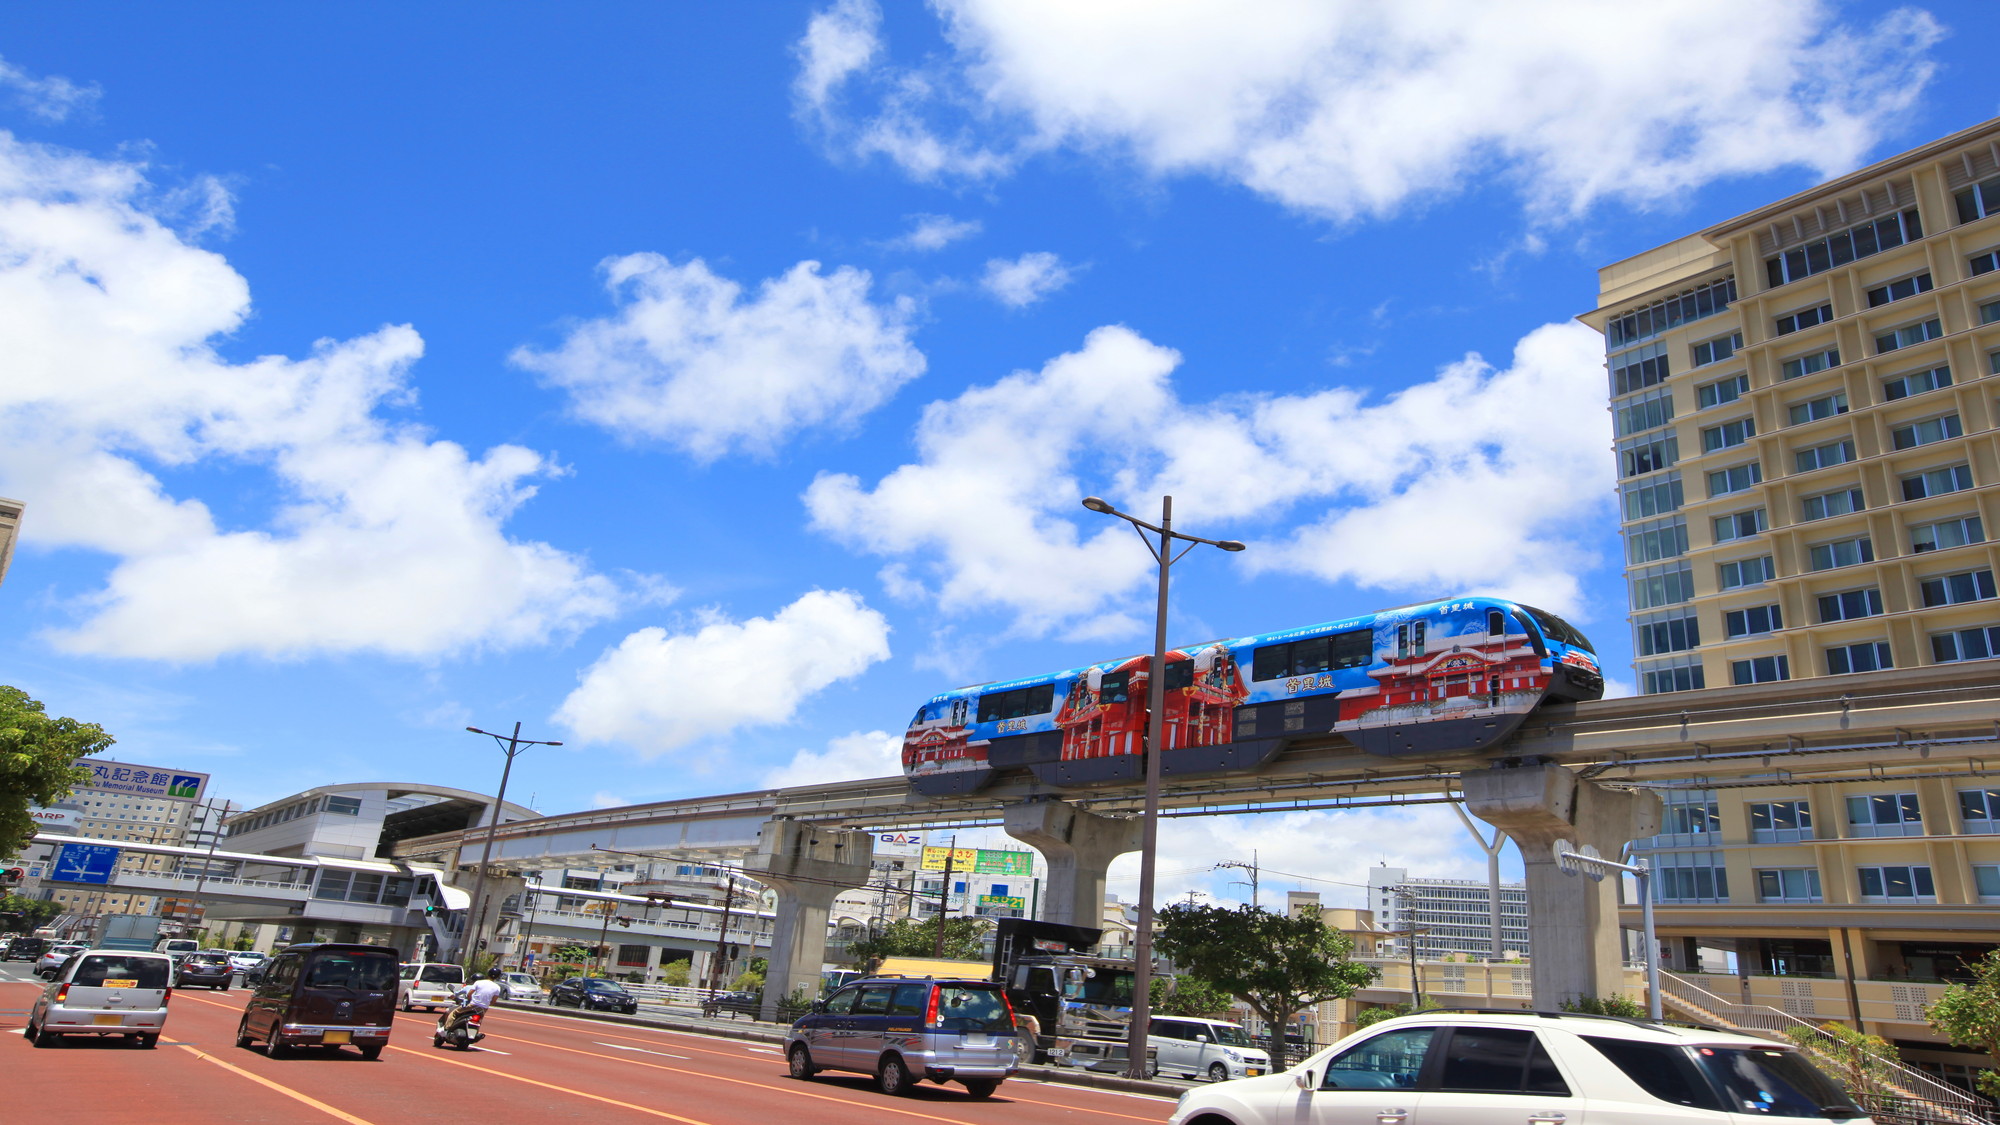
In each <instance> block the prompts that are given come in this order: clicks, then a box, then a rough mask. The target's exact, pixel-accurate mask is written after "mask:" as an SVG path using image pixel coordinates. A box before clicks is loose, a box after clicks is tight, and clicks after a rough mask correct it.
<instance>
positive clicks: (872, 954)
mask: <svg viewBox="0 0 2000 1125" xmlns="http://www.w3.org/2000/svg"><path fill="white" fill-rule="evenodd" d="M940 922H942V923H943V926H944V955H945V957H946V958H948V959H950V960H953V961H983V960H985V959H986V958H985V951H984V949H983V947H982V946H981V945H980V941H979V939H980V937H981V936H983V935H984V934H985V932H986V925H987V923H986V921H985V920H984V919H980V918H943V917H942V916H936V915H934V916H932V917H931V918H928V919H925V920H922V921H919V920H917V919H915V918H898V919H896V920H895V921H894V922H891V923H889V925H888V926H887V928H885V929H884V930H883V931H882V932H881V933H879V934H876V935H874V936H872V937H865V938H862V939H861V940H859V941H857V942H854V943H852V944H851V945H849V946H848V947H847V951H848V952H849V953H850V954H852V955H853V957H854V960H855V962H856V963H857V964H859V965H861V966H862V967H863V968H866V969H868V970H870V971H873V970H874V969H875V967H876V966H878V965H880V964H881V963H882V960H883V958H886V957H936V956H937V955H938V953H937V938H938V925H939V923H940Z"/></svg>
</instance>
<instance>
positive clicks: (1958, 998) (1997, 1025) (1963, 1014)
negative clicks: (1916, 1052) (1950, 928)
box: [1924, 949, 2000, 1099]
mask: <svg viewBox="0 0 2000 1125" xmlns="http://www.w3.org/2000/svg"><path fill="white" fill-rule="evenodd" d="M1970 968H1971V969H1972V979H1971V980H1969V981H1967V982H1965V983H1963V984H1954V985H1949V986H1947V987H1946V988H1945V990H1944V992H1943V994H1942V995H1940V996H1939V997H1938V998H1937V1002H1936V1003H1934V1004H1932V1005H1931V1006H1930V1007H1929V1008H1927V1009H1925V1011H1924V1017H1925V1018H1926V1019H1928V1020H1930V1024H1931V1028H1932V1030H1934V1031H1936V1032H1937V1033H1938V1034H1939V1035H1942V1036H1944V1037H1945V1038H1946V1039H1949V1040H1951V1041H1952V1043H1954V1044H1956V1045H1957V1046H1960V1047H1971V1048H1974V1049H1975V1050H1980V1051H1984V1052H1986V1054H1987V1057H1989V1058H1992V1059H1996V1060H2000V949H1996V950H1991V951H1989V952H1988V953H1987V954H1986V956H1984V957H1981V958H1980V959H1979V960H1978V961H1975V962H1973V963H1972V965H1971V966H1970ZM1979 1088H1980V1090H1982V1091H1983V1092H1984V1093H1985V1094H1986V1096H1987V1097H1990V1098H1994V1099H2000V1071H1992V1070H1982V1071H1980V1072H1979Z"/></svg>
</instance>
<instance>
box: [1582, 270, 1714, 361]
mask: <svg viewBox="0 0 2000 1125" xmlns="http://www.w3.org/2000/svg"><path fill="white" fill-rule="evenodd" d="M1735 300H1736V278H1734V277H1725V278H1723V279H1721V280H1720V281H1713V282H1710V283H1708V284H1706V285H1697V286H1695V287H1694V288H1692V289H1689V290H1686V291H1685V292H1682V293H1680V294H1677V295H1676V296H1673V297H1668V298H1665V299H1663V300H1659V301H1655V302H1653V303H1652V304H1650V305H1647V306H1646V307H1644V308H1642V309H1635V310H1634V311H1632V312H1629V313H1625V314H1624V315H1622V316H1615V317H1612V318H1611V320H1610V321H1609V322H1608V323H1607V324H1606V325H1605V327H1604V339H1605V341H1606V343H1607V345H1608V346H1610V347H1612V348H1622V347H1624V346H1626V345H1627V344H1632V343H1637V342H1638V341H1640V340H1644V339H1646V338H1648V337H1651V336H1657V335H1659V334H1660V333H1662V332H1665V331H1667V330H1669V329H1671V328H1675V327H1677V326H1679V325H1682V324H1687V323H1690V322H1692V321H1697V320H1703V319H1706V318H1707V317H1711V316H1714V315H1716V314H1717V313H1722V312H1727V311H1728V310H1729V306H1730V304H1731V303H1732V302H1734V301H1735Z"/></svg>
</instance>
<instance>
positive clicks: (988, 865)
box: [923, 848, 1035, 876]
mask: <svg viewBox="0 0 2000 1125" xmlns="http://www.w3.org/2000/svg"><path fill="white" fill-rule="evenodd" d="M947 855H949V856H950V857H951V869H952V872H953V873H954V874H962V873H969V874H973V875H1021V876H1030V875H1033V874H1034V873H1035V853H1033V852H1028V851H1012V850H996V849H988V848H925V849H924V860H923V869H924V870H925V871H943V870H944V861H945V856H947Z"/></svg>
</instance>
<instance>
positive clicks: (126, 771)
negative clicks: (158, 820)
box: [76, 758, 208, 801]
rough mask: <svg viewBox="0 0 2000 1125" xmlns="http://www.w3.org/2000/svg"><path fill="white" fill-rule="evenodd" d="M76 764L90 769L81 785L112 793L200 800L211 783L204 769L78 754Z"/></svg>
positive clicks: (166, 799) (169, 799)
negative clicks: (170, 767) (194, 770)
mask: <svg viewBox="0 0 2000 1125" xmlns="http://www.w3.org/2000/svg"><path fill="white" fill-rule="evenodd" d="M76 764H77V765H79V766H82V767H83V768H85V769H87V770H89V771H90V780H88V781H86V782H84V783H83V785H82V786H80V787H79V788H85V789H106V790H109V791H111V792H113V793H124V794H127V795H129V796H133V797H152V798H155V799H156V800H164V801H199V800H201V793H202V790H204V789H206V788H207V787H208V775H207V774H205V773H187V772H184V771H181V770H163V769H159V768H157V767H154V766H135V765H128V764H125V763H121V762H105V761H100V760H98V759H96V758H78V759H77V760H76Z"/></svg>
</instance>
